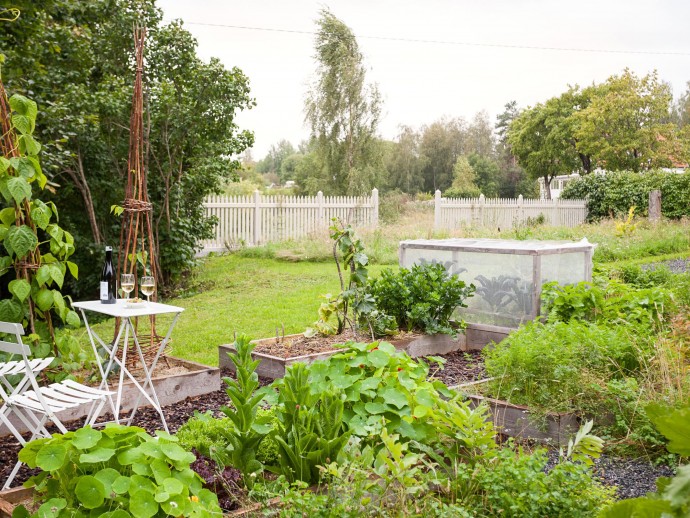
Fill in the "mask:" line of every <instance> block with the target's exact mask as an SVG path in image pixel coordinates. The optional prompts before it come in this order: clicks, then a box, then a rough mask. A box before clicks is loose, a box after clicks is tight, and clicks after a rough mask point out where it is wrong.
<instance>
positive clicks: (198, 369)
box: [0, 357, 220, 437]
mask: <svg viewBox="0 0 690 518" xmlns="http://www.w3.org/2000/svg"><path fill="white" fill-rule="evenodd" d="M167 360H168V361H169V362H170V365H171V366H174V368H177V367H180V368H179V369H176V370H178V371H184V372H176V373H171V374H163V375H157V376H154V378H153V384H154V386H155V388H156V394H157V395H158V400H159V401H160V403H161V406H166V405H171V404H173V403H177V402H178V401H182V400H184V399H187V398H188V397H194V396H202V395H204V394H209V393H211V392H216V391H218V390H220V369H219V368H217V367H208V366H206V365H202V364H200V363H196V362H192V361H189V360H181V359H178V358H167ZM165 361H166V357H162V358H161V359H160V360H159V363H158V366H157V368H156V371H162V370H163V369H164V366H165ZM112 387H113V383H112V382H111V389H112ZM139 394H140V392H139V391H138V390H137V389H136V387H135V386H134V384H133V383H132V382H131V381H128V382H125V384H124V388H123V392H122V407H121V412H128V411H130V410H131V409H132V406H133V404H134V400H135V399H136V397H137V396H138V395H139ZM146 406H150V405H149V404H148V402H147V401H146V400H145V399H143V398H142V400H141V404H140V405H139V408H144V407H146ZM89 407H90V406H89V405H88V404H87V405H81V406H79V407H76V408H73V409H70V410H67V411H64V412H61V413H59V414H58V417H59V418H60V420H61V421H62V422H63V423H67V422H69V421H74V420H76V419H81V418H83V417H84V416H86V414H87V412H88V410H89ZM108 411H109V406H108V405H106V406H105V408H104V412H108ZM11 421H12V423H13V424H14V425H15V426H16V427H17V429H18V430H19V431H20V432H21V433H24V432H25V431H27V429H26V427H25V426H24V425H23V423H21V422H20V421H19V420H17V419H16V418H14V419H11ZM4 435H9V430H8V429H7V427H5V426H0V437H2V436H4Z"/></svg>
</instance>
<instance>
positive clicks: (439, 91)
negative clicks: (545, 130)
mask: <svg viewBox="0 0 690 518" xmlns="http://www.w3.org/2000/svg"><path fill="white" fill-rule="evenodd" d="M158 5H159V7H161V8H162V9H163V12H164V16H165V21H170V20H172V19H175V18H181V19H182V20H184V22H185V27H186V28H187V29H188V30H189V31H190V32H191V33H192V34H193V35H194V36H195V37H196V39H197V40H198V42H199V54H200V56H201V57H202V58H203V59H205V60H207V59H208V58H210V57H212V56H213V57H217V58H219V59H220V60H221V61H222V62H223V63H224V64H225V65H226V67H228V68H230V67H233V66H237V67H239V68H240V69H242V71H243V72H244V73H245V74H246V75H247V76H248V78H249V81H250V85H251V92H252V95H253V96H254V97H255V99H256V102H257V106H256V107H255V108H254V109H252V110H251V111H248V112H246V113H242V114H241V115H240V116H239V117H238V123H239V124H240V126H241V127H242V128H244V129H250V130H252V131H253V132H254V134H255V137H256V142H255V145H254V148H253V151H252V154H253V157H254V159H260V158H262V157H263V156H264V155H265V154H266V152H267V151H268V149H269V148H270V146H271V145H272V144H274V143H276V142H278V141H279V140H281V139H287V140H289V141H291V142H292V143H293V144H294V145H297V144H298V143H299V142H300V141H301V140H303V139H306V138H307V137H308V135H309V130H308V127H306V126H305V125H304V113H303V107H304V98H305V93H306V91H307V89H308V86H309V83H310V81H311V80H312V78H313V74H314V72H315V69H316V64H315V61H314V58H313V56H314V34H313V32H314V31H315V24H314V21H315V20H316V19H317V18H318V16H319V11H320V9H321V8H323V7H328V8H330V10H331V11H332V12H333V14H334V15H335V16H337V17H338V18H339V19H341V20H342V21H343V22H344V23H345V24H347V25H348V26H349V27H350V28H351V29H352V31H353V32H354V34H355V36H357V40H358V43H359V45H360V48H361V50H362V52H363V54H364V59H365V64H366V66H367V68H368V70H369V73H368V78H369V79H370V80H371V81H373V82H376V83H377V84H378V86H379V89H380V91H381V94H382V95H383V99H384V109H383V119H382V121H381V124H380V134H381V136H382V137H383V138H387V139H395V137H396V135H397V134H398V127H399V125H401V124H406V125H410V126H413V127H415V128H418V127H420V126H421V125H423V124H429V123H431V122H433V121H435V120H437V119H439V118H440V117H443V116H448V117H464V118H466V119H467V120H471V119H472V117H473V116H474V114H475V113H476V112H478V111H480V110H486V111H487V112H488V114H489V116H490V117H491V119H492V120H494V119H495V117H496V115H497V114H498V113H500V112H502V111H503V106H504V105H505V103H506V102H508V101H510V100H516V101H517V102H518V105H519V106H520V107H526V106H530V105H534V104H536V103H538V102H542V101H545V100H546V99H548V98H549V97H553V96H556V95H559V94H560V93H562V92H563V91H565V90H566V89H567V85H568V84H579V85H581V86H583V85H588V84H591V83H592V82H597V83H599V82H602V81H605V80H606V78H608V77H609V76H611V75H613V74H618V73H620V72H621V71H622V70H623V69H624V68H625V67H628V68H630V69H632V70H633V71H635V72H636V73H637V74H639V75H644V74H646V73H648V72H651V71H653V70H654V69H656V70H657V71H658V73H659V76H660V78H661V79H663V80H664V81H667V82H669V83H670V84H671V85H672V87H673V92H674V95H675V96H678V95H680V94H681V93H682V92H684V91H685V88H686V83H687V81H689V80H690V33H689V31H688V21H689V20H690V1H688V0H673V1H671V0H570V1H561V0H484V1H480V0H424V1H423V0H416V1H412V0H320V1H317V0H158ZM240 27H244V28H240ZM290 31H293V32H290ZM415 40H416V41H415ZM525 47H537V48H525ZM554 48H558V49H580V50H575V51H572V50H571V51H567V50H548V49H554ZM584 49H589V50H597V51H601V52H587V51H585V50H584Z"/></svg>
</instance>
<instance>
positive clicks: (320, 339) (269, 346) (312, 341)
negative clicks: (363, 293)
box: [255, 329, 419, 358]
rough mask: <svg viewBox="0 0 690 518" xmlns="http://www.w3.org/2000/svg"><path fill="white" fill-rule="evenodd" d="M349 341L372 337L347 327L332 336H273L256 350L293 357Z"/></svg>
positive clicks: (391, 338) (407, 335)
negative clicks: (354, 331) (356, 333)
mask: <svg viewBox="0 0 690 518" xmlns="http://www.w3.org/2000/svg"><path fill="white" fill-rule="evenodd" d="M418 335H419V334H418V333H400V334H398V335H395V336H388V337H386V338H381V340H382V341H386V342H395V341H396V340H400V339H411V338H414V337H415V336H418ZM349 341H355V342H367V343H368V342H371V337H370V336H367V335H366V334H362V333H359V334H358V335H355V334H354V333H353V332H352V330H350V329H347V330H345V331H344V332H342V333H341V334H339V335H332V336H321V335H318V336H312V337H310V338H307V337H306V336H304V335H301V334H300V335H295V336H287V337H285V338H280V339H276V338H272V339H268V340H266V341H264V342H261V343H259V344H258V345H257V346H256V349H255V351H256V352H260V353H264V354H270V355H272V356H278V357H279V358H292V357H295V356H304V355H307V354H315V353H322V352H327V351H335V350H337V349H338V347H335V346H336V345H340V344H344V343H346V342H349Z"/></svg>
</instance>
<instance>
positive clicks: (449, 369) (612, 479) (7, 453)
mask: <svg viewBox="0 0 690 518" xmlns="http://www.w3.org/2000/svg"><path fill="white" fill-rule="evenodd" d="M447 357H448V359H449V361H448V363H447V364H446V370H445V374H443V372H444V371H441V376H442V379H445V380H449V381H451V380H452V382H455V380H460V381H458V382H461V381H463V380H465V381H469V379H468V378H462V375H463V373H464V375H468V376H469V377H476V376H483V374H482V372H483V367H481V369H482V370H480V369H479V368H478V367H477V365H478V362H477V355H475V354H474V353H470V354H467V355H466V354H463V353H460V354H458V353H453V354H452V355H447ZM437 376H438V374H437ZM443 376H445V378H443ZM261 382H262V385H264V384H267V383H270V380H267V379H262V380H261ZM447 382H448V381H447ZM228 402H229V400H228V397H227V394H226V393H225V391H224V390H219V391H218V392H214V393H212V394H207V395H204V396H199V397H196V398H188V399H186V400H184V401H182V402H180V403H177V404H175V405H170V406H167V407H164V412H165V417H166V420H167V422H168V427H169V428H170V431H171V432H173V433H174V432H175V431H176V430H177V429H178V428H179V427H180V426H182V425H183V424H184V423H185V422H186V421H187V420H188V419H189V418H190V417H192V416H193V415H194V411H199V412H205V411H206V410H212V411H214V412H216V413H219V412H218V409H219V408H220V407H221V406H223V405H227V404H228ZM105 418H106V419H108V418H109V417H108V416H105ZM134 424H135V425H137V426H141V427H142V428H145V429H146V430H147V431H149V433H151V432H153V431H155V430H156V429H158V428H160V420H159V418H158V414H157V413H156V412H155V411H153V410H152V409H149V408H145V409H142V410H140V411H139V412H137V416H136V417H135V419H134ZM78 427H79V423H73V426H72V428H73V429H76V428H78ZM19 449H20V448H19V443H18V442H17V441H16V440H15V439H14V437H12V436H7V437H2V438H0V481H3V482H4V480H5V479H6V478H7V476H8V475H9V472H10V470H11V469H12V467H13V466H14V464H15V462H16V460H17V453H18V451H19ZM595 466H596V467H595V472H596V474H597V476H599V478H600V479H601V480H602V481H603V482H604V483H606V484H611V485H617V486H618V497H619V498H632V497H637V496H643V495H645V494H646V493H647V492H649V491H654V490H655V488H656V486H655V480H656V479H657V478H658V477H660V476H672V474H673V472H672V470H671V469H670V468H669V467H667V466H658V467H655V466H652V465H651V464H650V463H649V462H647V461H645V460H639V459H638V460H630V459H619V458H615V457H608V456H605V455H604V456H602V457H601V458H600V459H598V460H597V461H596V465H595ZM30 475H31V473H30V470H29V469H28V468H26V466H23V467H22V469H21V470H20V472H19V475H18V476H17V478H16V479H15V483H14V485H15V486H16V485H17V484H19V483H20V482H23V481H24V480H26V479H27V478H28V477H29V476H30Z"/></svg>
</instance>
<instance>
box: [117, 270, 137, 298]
mask: <svg viewBox="0 0 690 518" xmlns="http://www.w3.org/2000/svg"><path fill="white" fill-rule="evenodd" d="M120 289H121V290H122V293H124V294H125V299H128V298H129V294H130V293H132V291H133V290H134V275H132V274H131V273H123V274H122V276H121V277H120Z"/></svg>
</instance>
